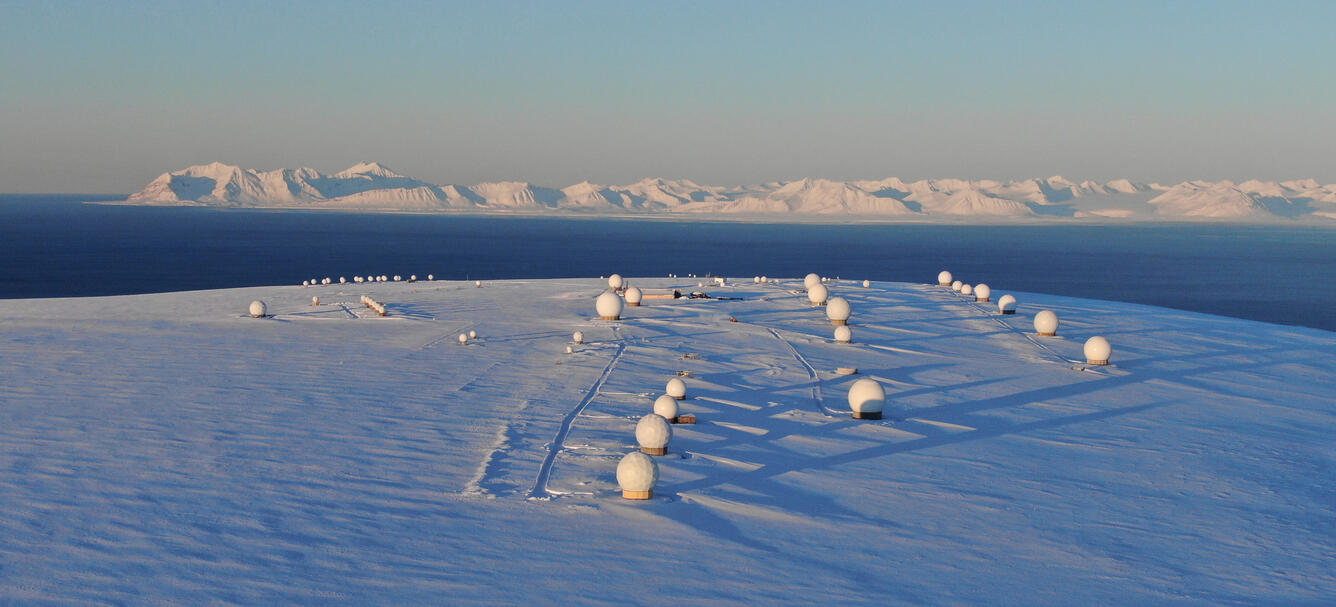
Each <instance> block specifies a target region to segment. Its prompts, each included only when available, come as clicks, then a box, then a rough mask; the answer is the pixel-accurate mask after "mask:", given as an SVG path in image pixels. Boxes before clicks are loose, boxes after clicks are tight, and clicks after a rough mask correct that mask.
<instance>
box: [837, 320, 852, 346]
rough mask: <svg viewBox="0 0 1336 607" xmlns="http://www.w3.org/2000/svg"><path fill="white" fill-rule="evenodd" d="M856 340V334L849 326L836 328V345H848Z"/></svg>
mask: <svg viewBox="0 0 1336 607" xmlns="http://www.w3.org/2000/svg"><path fill="white" fill-rule="evenodd" d="M853 340H854V332H853V331H852V330H850V329H849V327H848V326H845V325H840V326H838V327H835V343H839V344H847V343H850V342H852V341H853Z"/></svg>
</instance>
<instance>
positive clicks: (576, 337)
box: [571, 331, 585, 344]
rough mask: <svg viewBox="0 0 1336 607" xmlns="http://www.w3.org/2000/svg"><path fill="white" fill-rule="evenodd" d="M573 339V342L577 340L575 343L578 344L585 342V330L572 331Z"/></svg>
mask: <svg viewBox="0 0 1336 607" xmlns="http://www.w3.org/2000/svg"><path fill="white" fill-rule="evenodd" d="M571 341H573V342H575V343H577V344H582V343H584V342H585V334H584V331H576V332H574V333H572V334H571Z"/></svg>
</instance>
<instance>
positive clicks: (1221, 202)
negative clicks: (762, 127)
mask: <svg viewBox="0 0 1336 607" xmlns="http://www.w3.org/2000/svg"><path fill="white" fill-rule="evenodd" d="M127 202H129V203H133V204H201V205H208V206H224V207H227V206H236V207H283V208H309V209H320V208H333V209H350V208H351V209H368V210H413V211H428V212H430V211H459V210H464V211H469V212H481V213H486V212H496V213H516V212H519V213H554V212H555V213H586V214H616V215H620V214H628V213H629V214H676V213H683V214H687V213H689V214H694V215H702V214H704V215H722V216H728V215H746V216H759V217H766V218H769V219H772V220H785V219H795V220H803V219H814V218H815V219H820V218H828V219H835V218H846V220H847V218H854V217H856V218H858V219H859V220H873V221H880V220H885V221H950V222H969V221H971V220H974V221H986V222H998V221H1026V222H1036V221H1039V222H1052V221H1106V220H1108V219H1110V218H1116V219H1119V220H1125V221H1235V222H1237V221H1247V222H1265V221H1283V222H1294V221H1304V222H1315V223H1322V224H1327V225H1331V220H1333V219H1336V185H1325V186H1324V185H1321V184H1319V183H1317V182H1316V181H1314V180H1311V179H1307V180H1295V181H1285V182H1274V181H1258V180H1249V181H1245V182H1242V183H1240V184H1237V185H1236V184H1234V183H1233V182H1230V181H1221V182H1215V183H1212V182H1203V181H1189V182H1184V183H1181V184H1177V185H1175V186H1161V185H1158V184H1144V183H1139V182H1133V181H1131V180H1127V179H1116V180H1113V181H1108V182H1104V183H1099V182H1094V181H1082V182H1080V183H1077V182H1074V181H1071V180H1069V179H1066V178H1064V177H1059V176H1054V177H1049V178H1046V179H1025V180H1020V181H995V180H982V181H968V180H963V179H924V180H919V181H914V182H905V181H903V180H901V179H899V178H895V177H891V178H888V179H882V180H875V181H848V182H844V181H832V180H828V179H799V180H796V181H776V182H771V183H765V184H761V185H754V186H738V187H719V186H703V185H698V184H696V183H693V182H691V181H688V180H677V181H672V180H665V179H644V180H641V181H638V182H636V183H633V184H631V185H626V186H617V185H596V184H592V183H589V182H583V183H578V184H575V185H571V186H567V187H564V188H549V187H542V186H537V185H533V184H529V183H523V182H492V183H480V184H477V185H474V186H470V187H466V186H459V185H434V184H431V183H428V182H425V181H420V180H417V179H414V178H412V177H408V176H406V175H402V174H399V173H397V172H395V171H393V170H392V169H390V168H389V167H386V166H384V165H382V164H380V163H376V162H363V163H358V164H357V165H354V166H353V167H350V168H348V169H346V170H343V171H339V172H337V173H334V174H332V175H324V174H321V173H320V172H318V171H315V170H314V169H295V170H293V169H278V170H274V171H256V170H253V169H242V168H240V167H237V166H233V165H227V164H222V163H217V162H215V163H213V164H208V165H200V166H193V167H188V168H186V169H182V170H180V171H174V172H170V173H164V174H162V175H160V176H158V178H156V179H154V180H153V181H152V182H150V183H149V184H148V185H147V186H145V188H144V189H143V190H141V191H139V192H137V193H135V194H133V195H131V196H130V197H129V199H128V200H127Z"/></svg>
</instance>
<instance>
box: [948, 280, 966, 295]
mask: <svg viewBox="0 0 1336 607" xmlns="http://www.w3.org/2000/svg"><path fill="white" fill-rule="evenodd" d="M964 286H965V283H963V282H960V281H959V280H957V281H954V282H952V283H951V290H952V291H955V292H957V293H959V292H960V289H961V288H963V287H964Z"/></svg>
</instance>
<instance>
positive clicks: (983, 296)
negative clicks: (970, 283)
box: [974, 283, 993, 301]
mask: <svg viewBox="0 0 1336 607" xmlns="http://www.w3.org/2000/svg"><path fill="white" fill-rule="evenodd" d="M992 296H993V290H992V289H991V288H989V287H988V285H986V284H983V283H979V285H978V286H976V287H974V299H975V301H988V298H989V297H992Z"/></svg>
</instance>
